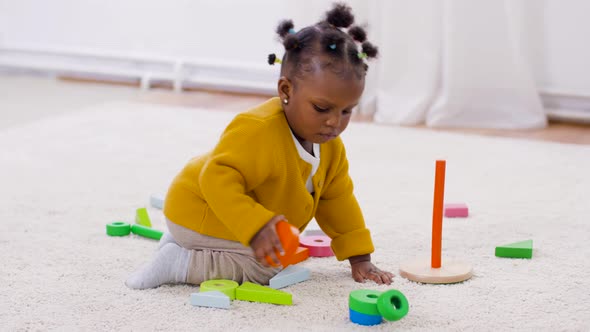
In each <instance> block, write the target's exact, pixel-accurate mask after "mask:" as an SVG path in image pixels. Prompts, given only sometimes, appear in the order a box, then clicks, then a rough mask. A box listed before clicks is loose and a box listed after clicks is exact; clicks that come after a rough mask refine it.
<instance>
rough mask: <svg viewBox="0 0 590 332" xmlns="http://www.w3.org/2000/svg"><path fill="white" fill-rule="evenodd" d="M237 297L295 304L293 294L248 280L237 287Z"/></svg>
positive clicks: (247, 299)
mask: <svg viewBox="0 0 590 332" xmlns="http://www.w3.org/2000/svg"><path fill="white" fill-rule="evenodd" d="M236 299H238V300H243V301H251V302H262V303H272V304H283V305H292V304H293V296H292V295H291V294H289V293H287V292H283V291H280V290H277V289H272V288H270V287H266V286H261V285H257V284H254V283H251V282H248V281H246V282H244V283H243V284H242V285H241V286H240V287H238V288H237V289H236Z"/></svg>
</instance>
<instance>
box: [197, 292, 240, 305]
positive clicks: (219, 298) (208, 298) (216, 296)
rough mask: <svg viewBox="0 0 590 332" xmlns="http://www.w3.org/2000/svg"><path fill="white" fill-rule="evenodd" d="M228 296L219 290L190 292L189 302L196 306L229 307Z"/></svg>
mask: <svg viewBox="0 0 590 332" xmlns="http://www.w3.org/2000/svg"><path fill="white" fill-rule="evenodd" d="M230 302H231V301H230V299H229V296H227V295H225V294H223V293H222V292H220V291H211V292H203V293H192V294H191V304H192V305H194V306H197V307H209V308H221V309H229V305H230Z"/></svg>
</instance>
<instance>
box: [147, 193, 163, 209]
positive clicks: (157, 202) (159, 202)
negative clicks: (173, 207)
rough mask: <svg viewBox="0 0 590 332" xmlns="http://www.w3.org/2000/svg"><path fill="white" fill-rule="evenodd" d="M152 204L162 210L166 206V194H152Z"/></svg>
mask: <svg viewBox="0 0 590 332" xmlns="http://www.w3.org/2000/svg"><path fill="white" fill-rule="evenodd" d="M150 204H151V205H152V206H153V207H155V208H157V209H160V210H162V209H163V208H164V196H162V195H160V194H153V195H151V196H150Z"/></svg>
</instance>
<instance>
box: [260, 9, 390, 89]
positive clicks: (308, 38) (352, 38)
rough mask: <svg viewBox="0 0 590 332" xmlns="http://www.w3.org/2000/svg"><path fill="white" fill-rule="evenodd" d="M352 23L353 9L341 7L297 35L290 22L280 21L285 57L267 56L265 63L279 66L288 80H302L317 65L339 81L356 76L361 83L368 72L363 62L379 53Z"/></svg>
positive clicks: (329, 12) (279, 33) (360, 29)
mask: <svg viewBox="0 0 590 332" xmlns="http://www.w3.org/2000/svg"><path fill="white" fill-rule="evenodd" d="M353 23H354V15H353V14H352V9H351V8H350V7H349V6H348V5H346V4H343V3H336V4H334V6H333V8H332V9H331V10H329V11H328V12H327V13H326V14H325V18H324V19H323V20H322V21H320V22H318V23H316V24H315V25H312V26H308V27H305V28H303V29H301V30H299V31H297V32H295V30H294V27H295V26H294V24H293V21H292V20H283V21H281V22H280V23H279V25H278V27H277V29H276V32H277V34H278V35H279V37H280V39H281V41H282V43H283V46H284V47H285V55H284V56H283V58H282V61H281V60H279V59H278V58H277V56H276V55H275V54H270V55H269V56H268V63H269V64H271V65H273V64H275V63H282V67H281V75H284V76H287V77H302V76H304V75H305V74H306V73H309V72H313V71H314V70H316V68H317V64H318V63H319V65H320V68H322V69H328V68H329V69H331V70H332V71H333V72H335V73H337V74H339V75H341V76H342V77H347V78H348V77H351V75H355V76H356V78H357V79H361V78H363V77H364V76H365V74H366V72H367V70H368V68H369V66H368V65H367V63H366V62H365V59H371V58H375V57H377V54H378V49H377V47H376V46H374V45H373V44H371V43H370V42H368V41H367V33H366V32H365V29H363V28H361V27H360V26H353ZM344 29H348V31H347V32H345V31H344ZM357 44H360V46H361V49H360V51H359V48H358V46H357ZM318 60H319V62H318Z"/></svg>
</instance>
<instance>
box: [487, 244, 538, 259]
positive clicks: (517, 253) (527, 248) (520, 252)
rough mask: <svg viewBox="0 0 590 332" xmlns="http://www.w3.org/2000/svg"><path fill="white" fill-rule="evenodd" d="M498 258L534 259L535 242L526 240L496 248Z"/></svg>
mask: <svg viewBox="0 0 590 332" xmlns="http://www.w3.org/2000/svg"><path fill="white" fill-rule="evenodd" d="M496 256H497V257H508V258H532V257H533V240H526V241H521V242H515V243H510V244H505V245H503V246H498V247H496Z"/></svg>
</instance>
